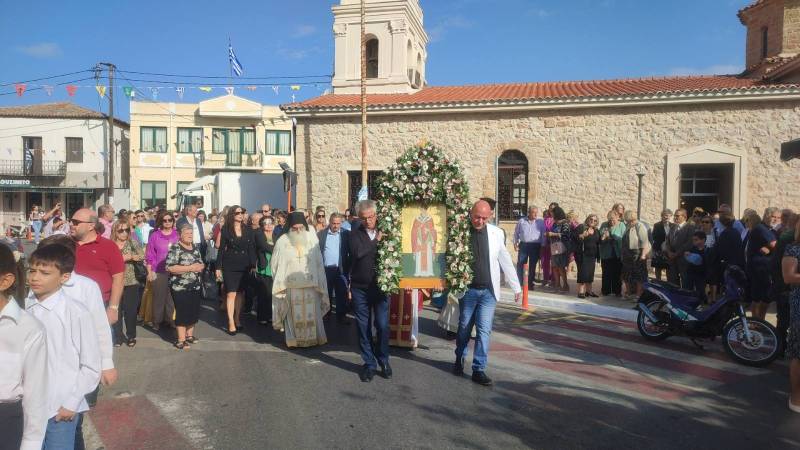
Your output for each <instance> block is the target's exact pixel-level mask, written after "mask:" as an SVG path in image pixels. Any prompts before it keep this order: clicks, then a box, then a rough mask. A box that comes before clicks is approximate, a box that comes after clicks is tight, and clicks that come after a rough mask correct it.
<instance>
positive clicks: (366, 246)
mask: <svg viewBox="0 0 800 450" xmlns="http://www.w3.org/2000/svg"><path fill="white" fill-rule="evenodd" d="M490 200H491V199H481V200H480V201H478V202H477V203H475V205H474V206H473V208H472V210H471V213H470V221H471V234H470V242H469V243H468V245H470V247H471V249H472V252H473V256H474V257H473V262H472V272H473V280H472V282H471V283H470V284H469V286H468V288H467V290H466V292H464V293H463V295H461V298H459V299H458V308H457V309H456V311H455V315H454V317H451V320H452V321H453V322H454V323H455V324H456V325H455V326H454V328H453V329H452V330H453V331H455V333H454V334H455V336H456V346H455V347H456V348H455V356H456V358H455V363H454V365H453V373H454V374H455V375H457V376H461V375H463V373H464V360H465V358H466V356H467V352H468V349H469V346H468V343H469V340H470V336H471V335H472V334H473V333H474V337H475V347H474V357H473V362H472V380H473V381H474V382H476V383H478V384H481V385H487V386H488V385H491V384H492V380H491V379H490V378H489V377H488V376H487V375H486V372H485V371H486V366H487V359H488V348H489V340H490V335H491V329H492V322H493V317H494V311H495V305H496V303H497V300H498V297H499V293H500V285H501V281H502V279H503V278H501V273H502V274H503V275H504V279H505V282H506V284H507V285H508V286H509V287H510V288H511V289H512V291H513V292H514V298H515V300H516V301H519V300H520V298H521V295H522V289H521V286H520V283H519V282H518V281H519V280H525V275H526V274H525V273H524V267H525V264H528V265H529V267H530V268H531V270H530V272H531V273H534V274H536V273H537V270H536V267H537V265H538V266H540V268H541V276H540V277H536V276H533V277H530V280H528V281H529V283H530V287H531V288H533V287H534V286H535V284H534V283H536V282H538V283H539V284H540V285H541V286H547V287H548V288H549V289H553V290H556V291H558V292H563V293H566V292H569V291H570V286H569V281H568V274H569V270H570V269H569V268H570V266H571V264H572V263H573V262H574V264H575V267H576V268H577V295H578V296H579V297H583V298H585V297H587V296H588V297H597V296H599V294H597V293H596V292H595V290H594V279H595V269H596V266H597V263H598V261H599V262H600V265H601V268H602V282H601V283H600V285H601V287H600V292H601V294H602V295H612V294H613V295H616V296H623V295H627V296H630V297H635V296H638V295H640V294H641V293H642V289H643V285H644V283H645V282H646V281H647V280H648V276H649V268H648V261H649V262H650V265H651V266H652V269H653V270H654V276H655V278H657V279H661V278H662V277H663V276H664V275H666V278H667V280H669V281H671V282H673V283H676V284H679V285H681V286H682V287H683V288H685V289H691V290H694V291H695V292H696V293H697V295H698V296H701V297H702V298H703V299H706V300H707V301H708V302H714V301H715V299H716V298H717V296H718V295H719V293H720V281H721V277H722V274H723V273H724V271H725V268H726V267H728V266H730V265H737V266H741V267H744V268H745V271H746V273H747V275H748V279H749V283H748V284H749V287H748V293H747V299H746V300H747V301H748V302H750V303H751V304H752V306H751V313H752V314H753V316H755V317H762V318H763V317H764V315H765V314H766V310H767V306H768V305H769V303H770V302H773V301H775V302H777V304H778V321H779V324H778V328H779V330H781V331H780V333H781V338H782V339H786V336H787V335H788V342H787V345H786V347H785V348H786V352H787V354H788V355H789V356H790V357H791V358H792V362H791V382H792V396H791V398H790V401H789V406H790V408H792V410H794V411H800V271H799V270H798V267H799V264H798V261H799V260H800V223H799V222H798V216H797V214H795V213H793V212H792V211H791V210H779V209H777V208H768V209H767V210H766V211H765V213H764V215H763V216H759V215H758V214H757V212H756V211H753V210H747V211H746V212H745V214H744V216H743V217H742V219H741V220H736V218H735V217H734V216H733V214H732V211H731V208H730V207H729V206H728V205H722V206H720V207H719V209H718V211H716V212H715V213H714V214H710V213H707V212H704V211H702V210H700V209H695V210H693V211H692V212H691V216H690V215H689V214H688V213H687V211H685V210H683V209H679V210H677V211H675V213H674V216H673V213H672V211H669V210H665V211H663V213H662V214H661V221H660V222H658V223H656V224H655V225H653V226H652V227H651V226H649V225H648V224H645V223H643V222H640V221H639V220H638V218H637V215H636V213H634V212H633V211H630V210H627V211H626V210H625V208H624V206H623V205H620V204H617V205H614V206H613V207H612V208H611V210H610V211H609V212H608V213H607V214H606V215H605V219H606V220H604V221H603V222H602V223H601V221H600V217H599V216H598V215H596V214H590V215H589V216H587V218H586V220H585V221H584V222H583V223H579V222H578V221H577V220H576V217H575V214H572V213H566V212H565V211H564V209H563V208H562V207H560V206H559V205H558V204H556V203H553V204H551V205H549V207H548V208H547V210H546V211H545V212H544V214H543V217H542V218H540V217H539V210H538V208H536V207H531V208H530V209H529V211H528V215H527V216H526V217H524V218H522V219H520V220H519V222H518V223H517V226H516V229H515V231H514V234H513V246H514V248H515V249H517V250H518V256H519V258H518V262H517V265H516V266H515V265H514V264H513V262H512V259H511V254H510V253H509V251H508V250H507V249H506V236H505V233H504V232H503V230H502V229H501V228H499V227H497V226H494V225H492V224H491V223H489V222H490V220H491V218H492V216H493V208H492V206H493V205H492V202H491V201H490ZM36 212H37V215H36V218H37V220H39V221H40V223H39V225H38V226H40V227H41V228H40V230H41V235H42V236H44V238H43V239H41V241H40V242H38V243H37V249H36V250H35V251H34V252H33V253H32V254H31V256H30V258H29V259H28V261H27V264H26V265H25V273H21V272H20V264H19V263H18V262H17V261H18V260H19V256H20V255H19V253H20V250H21V249H19V248H15V247H14V246H13V245H0V355H11V356H9V357H7V358H6V357H4V359H3V361H2V363H3V371H2V373H3V374H4V376H5V377H4V378H3V379H2V380H0V435H3V436H10V437H11V438H12V440H11V441H9V442H10V443H11V446H12V448H17V447H19V448H25V449H33V448H42V446H44V448H48V449H49V448H58V449H62V448H63V449H67V448H69V449H72V448H83V437H82V432H81V427H82V417H83V413H85V412H86V411H88V410H89V408H91V407H92V406H93V405H94V403H95V401H96V398H97V392H98V390H99V386H101V385H105V386H110V385H112V384H114V383H115V382H116V380H117V377H118V374H117V370H116V368H115V367H114V361H113V354H114V348H117V347H121V346H127V347H130V348H134V347H135V346H136V340H137V325H138V324H143V325H144V326H146V327H148V328H150V329H151V330H153V331H154V332H160V333H162V336H163V335H171V336H172V340H173V345H174V347H175V348H176V349H178V350H180V351H186V350H187V349H189V348H191V346H193V345H197V343H198V342H199V341H200V338H199V337H198V336H197V335H196V333H195V325H196V324H197V322H198V320H199V317H200V305H201V302H202V301H203V299H204V298H205V299H208V300H212V301H213V299H215V298H216V299H219V310H220V311H221V312H224V319H223V320H222V322H223V323H224V324H223V325H222V329H223V330H224V331H225V332H226V333H228V334H229V335H231V336H233V335H236V334H237V333H238V332H241V331H242V329H243V328H244V326H243V324H242V315H243V314H250V313H253V312H255V314H256V319H257V323H258V324H260V325H263V326H270V325H271V326H272V327H273V328H274V329H275V330H279V331H281V332H282V333H284V336H285V342H286V345H287V346H288V347H309V346H316V345H321V344H325V343H326V342H327V337H326V333H325V325H324V322H325V321H326V319H327V318H328V317H335V318H336V321H337V322H338V324H340V325H342V326H348V325H350V323H351V322H350V319H349V318H348V314H351V315H352V317H354V318H355V322H356V333H357V336H358V351H359V353H360V355H361V358H362V359H363V366H362V368H361V370H360V371H359V377H360V379H361V380H362V381H363V382H369V381H371V380H372V379H373V378H374V376H375V375H376V374H377V373H380V375H381V376H382V377H384V378H386V379H391V378H392V374H393V372H392V368H391V365H390V362H389V323H388V322H389V296H388V295H387V293H385V292H382V291H381V290H380V289H379V287H378V283H377V270H376V267H377V265H376V257H377V254H378V246H379V243H380V241H381V240H382V233H381V231H380V230H379V229H378V226H377V223H378V218H377V208H376V205H375V203H374V202H373V201H370V200H366V201H362V202H359V204H358V205H357V217H355V216H351V215H350V211H347V212H346V214H345V215H342V214H339V213H336V212H334V213H332V214H328V213H327V212H326V211H325V208H324V207H317V208H316V209H315V210H314V211H313V212H310V211H307V212H303V211H279V210H273V209H272V208H271V207H270V206H269V205H263V206H262V207H261V209H260V210H258V211H254V212H249V213H248V211H247V210H246V209H245V208H243V207H241V206H238V205H233V206H229V207H225V208H223V210H222V211H219V212H217V211H211V212H210V213H209V214H208V215H207V214H206V213H205V212H204V211H202V210H200V209H199V208H198V206H196V205H190V206H188V207H186V208H185V209H183V210H182V211H173V210H168V209H163V208H152V209H148V210H138V211H119V212H115V211H114V209H113V208H112V207H111V206H109V205H103V206H101V207H100V208H98V210H97V211H92V210H90V209H87V208H82V209H79V210H78V211H76V212H75V213H74V214H73V215H72V217H71V218H70V219H69V221H68V222H67V221H66V218H65V216H64V214H63V212H62V211H61V208H60V205H56V206H55V207H54V208H53V209H52V210H50V211H49V212H47V213H39V212H38V208H37V211H36ZM62 222H66V223H68V225H69V227H68V229H66V230H65V229H64V228H63V226H62V225H60V224H61V223H62ZM3 243H5V244H7V242H6V241H4V242H3ZM26 278H27V280H26ZM20 284H27V285H28V289H27V290H23V291H22V292H24V294H22V295H20V294H19V292H20V289H19V287H18V286H19V285H20ZM254 307H255V311H253V310H254ZM333 314H335V315H333ZM165 328H168V329H170V331H166V330H164V329H165ZM172 329H174V331H172ZM787 331H788V333H787ZM164 333H166V334H164ZM373 334H375V335H374V336H373ZM6 359H7V361H6Z"/></svg>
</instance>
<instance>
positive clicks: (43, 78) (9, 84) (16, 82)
mask: <svg viewBox="0 0 800 450" xmlns="http://www.w3.org/2000/svg"><path fill="white" fill-rule="evenodd" d="M84 72H94V70H93V69H86V70H78V71H76V72H70V73H62V74H61V75H52V76H49V77H42V78H34V79H32V80H25V81H12V82H10V83H3V84H0V87H5V86H11V85H12V84H19V83H31V82H33V81H42V80H51V79H53V78H62V77H68V76H70V75H75V74H79V73H84Z"/></svg>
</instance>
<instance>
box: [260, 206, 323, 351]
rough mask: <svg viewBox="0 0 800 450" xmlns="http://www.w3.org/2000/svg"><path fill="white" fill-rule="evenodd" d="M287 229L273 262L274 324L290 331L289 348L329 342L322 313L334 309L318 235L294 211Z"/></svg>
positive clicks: (278, 243)
mask: <svg viewBox="0 0 800 450" xmlns="http://www.w3.org/2000/svg"><path fill="white" fill-rule="evenodd" d="M284 229H285V230H287V232H286V233H285V234H284V235H282V236H281V237H280V238H279V239H278V241H277V242H276V244H275V250H274V251H273V253H272V261H271V268H272V273H273V277H274V279H273V284H272V302H273V309H274V317H273V321H272V323H273V327H274V328H275V329H276V330H281V329H285V330H286V345H287V346H288V347H313V346H315V345H321V344H325V343H326V342H328V340H327V338H326V336H325V326H324V325H323V322H322V316H323V315H325V314H326V313H327V312H328V310H329V309H330V299H329V298H328V286H327V282H326V278H325V267H324V266H323V265H322V252H320V251H319V242H318V241H317V236H316V235H315V234H314V233H312V232H310V231H309V230H308V222H306V220H305V217H303V213H301V212H293V213H291V214H290V215H289V217H288V219H287V221H286V226H285V228H284Z"/></svg>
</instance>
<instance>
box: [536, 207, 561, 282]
mask: <svg viewBox="0 0 800 450" xmlns="http://www.w3.org/2000/svg"><path fill="white" fill-rule="evenodd" d="M556 206H558V203H550V205H549V206H548V207H547V210H546V211H545V212H544V213H543V214H542V218H543V219H544V242H542V251H541V252H540V253H539V259H540V261H541V262H540V265H541V266H542V286H547V285H552V286H555V284H554V283H553V272H552V269H551V265H550V257H551V255H550V239H549V238H548V236H547V235H548V233H550V232H551V231H553V224H554V223H555V221H554V220H553V208H555V207H556Z"/></svg>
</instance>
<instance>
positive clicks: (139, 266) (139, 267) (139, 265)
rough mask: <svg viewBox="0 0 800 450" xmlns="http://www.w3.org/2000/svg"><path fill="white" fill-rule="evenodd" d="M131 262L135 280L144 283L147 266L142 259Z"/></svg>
mask: <svg viewBox="0 0 800 450" xmlns="http://www.w3.org/2000/svg"><path fill="white" fill-rule="evenodd" d="M132 264H133V275H134V276H135V277H136V281H138V282H139V283H141V284H145V283H146V282H147V267H145V266H144V262H143V261H135V262H133V263H132Z"/></svg>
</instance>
